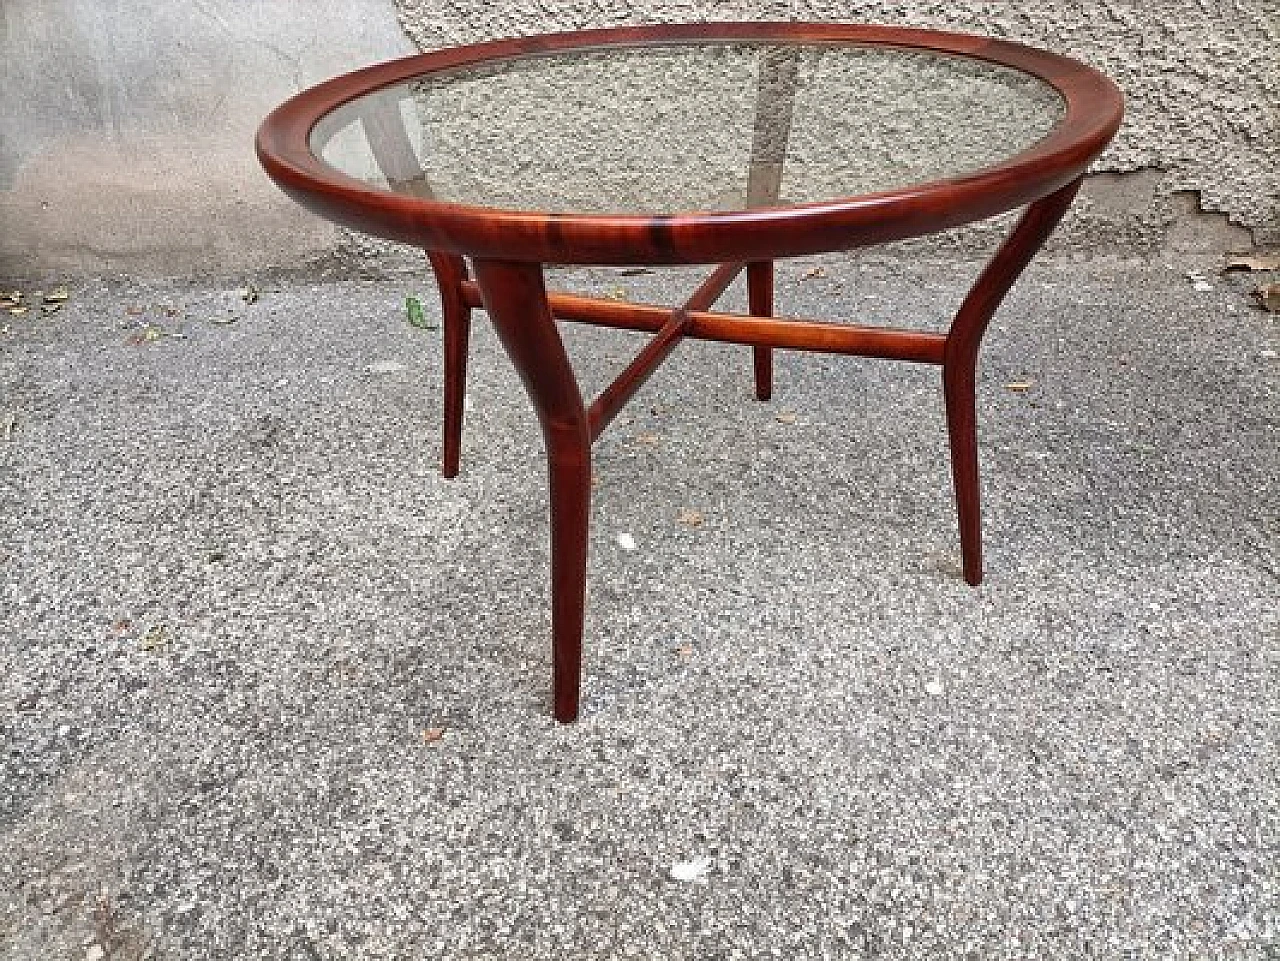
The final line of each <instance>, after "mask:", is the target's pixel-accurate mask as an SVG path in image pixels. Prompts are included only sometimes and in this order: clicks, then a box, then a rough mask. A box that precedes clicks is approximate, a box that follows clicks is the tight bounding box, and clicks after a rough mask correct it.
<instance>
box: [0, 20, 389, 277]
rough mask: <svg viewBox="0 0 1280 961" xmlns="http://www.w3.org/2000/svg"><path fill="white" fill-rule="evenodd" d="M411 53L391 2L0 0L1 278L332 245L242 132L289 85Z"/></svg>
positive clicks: (174, 267) (228, 266) (303, 251)
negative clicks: (270, 175)
mask: <svg viewBox="0 0 1280 961" xmlns="http://www.w3.org/2000/svg"><path fill="white" fill-rule="evenodd" d="M412 52H413V47H412V45H411V44H410V43H409V41H408V40H407V39H406V38H405V36H404V34H403V32H402V31H401V30H400V27H399V25H398V24H397V22H396V19H395V15H394V12H393V10H392V7H391V5H390V2H389V0H305V2H303V0H255V2H253V3H246V2H244V0H191V2H188V3H176V2H172V0H0V278H3V277H12V278H19V277H31V276H40V275H43V274H53V273H58V274H61V275H62V276H74V275H77V274H86V273H93V272H111V273H133V274H137V275H159V274H183V273H202V274H212V275H233V274H236V273H238V272H241V271H245V270H254V269H261V268H264V267H267V266H269V265H273V264H276V265H290V264H297V263H300V262H303V261H305V260H307V259H310V258H316V257H321V256H324V255H325V254H327V253H330V252H332V251H333V249H334V248H335V246H336V245H337V244H338V243H339V241H340V238H341V235H340V233H339V232H338V230H337V229H336V228H333V227H330V226H328V225H326V224H324V223H322V222H321V221H319V220H318V219H317V218H315V217H314V216H312V215H310V214H308V213H307V212H306V211H304V210H302V208H300V207H298V206H297V205H296V204H293V203H292V202H291V201H289V200H288V199H287V198H286V197H284V195H283V194H281V193H280V191H279V190H278V189H276V187H275V186H274V185H273V184H272V183H271V182H270V181H268V180H267V179H266V177H265V176H264V175H263V174H262V171H261V169H260V168H259V166H258V162H257V159H256V158H255V157H254V154H253V134H254V131H255V130H256V128H257V125H258V123H259V121H260V120H261V119H262V117H263V116H265V115H266V113H267V112H268V111H270V110H271V108H272V107H274V106H275V105H276V104H278V103H279V102H280V101H282V100H284V99H285V98H286V97H288V96H289V95H291V94H293V93H295V92H297V91H298V90H300V89H302V87H304V86H307V85H309V84H312V83H317V82H319V81H320V80H323V79H325V78H327V77H330V76H332V75H334V74H336V73H340V72H343V71H346V70H352V69H355V68H356V67H360V66H363V65H365V64H367V63H370V62H372V61H375V60H383V59H387V58H390V57H396V56H402V55H404V54H407V53H412Z"/></svg>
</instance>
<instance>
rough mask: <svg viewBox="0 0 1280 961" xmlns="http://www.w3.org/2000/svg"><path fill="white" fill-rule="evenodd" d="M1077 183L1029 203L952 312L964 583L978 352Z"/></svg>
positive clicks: (946, 374) (975, 569) (971, 535)
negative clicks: (995, 318) (998, 308)
mask: <svg viewBox="0 0 1280 961" xmlns="http://www.w3.org/2000/svg"><path fill="white" fill-rule="evenodd" d="M1079 189H1080V181H1079V180H1075V181H1073V182H1071V183H1069V184H1067V185H1066V186H1065V187H1062V188H1061V189H1059V190H1058V191H1057V192H1056V193H1052V194H1050V195H1049V196H1047V197H1044V198H1043V199H1041V200H1037V201H1036V202H1035V203H1033V204H1031V206H1029V207H1028V208H1027V209H1026V211H1025V212H1024V213H1023V215H1022V219H1021V220H1019V221H1018V225H1017V226H1016V227H1015V228H1014V229H1013V233H1011V234H1010V235H1009V237H1008V239H1007V240H1005V242H1004V243H1003V244H1001V246H1000V249H999V250H997V251H996V254H995V256H994V257H992V258H991V262H990V263H989V264H987V266H986V268H985V269H984V270H983V271H982V273H981V274H980V275H979V276H978V279H977V281H976V282H975V283H974V285H973V288H972V289H971V290H970V291H969V293H968V295H967V296H966V297H965V299H964V302H963V303H962V304H961V305H960V309H959V311H957V313H956V316H955V320H953V321H952V323H951V329H950V331H948V333H947V344H946V348H945V349H944V351H943V359H942V387H943V394H944V397H945V399H946V405H947V434H948V438H949V440H950V443H951V478H952V482H953V483H954V485H955V492H956V513H957V514H958V515H959V521H960V552H961V554H962V555H963V558H964V579H965V580H966V581H967V582H969V583H970V584H973V585H975V586H976V585H978V584H980V583H982V514H981V503H980V501H981V498H980V495H979V482H978V437H977V415H976V400H975V389H976V383H977V367H978V348H979V347H980V346H981V344H982V335H983V334H984V333H985V332H986V329H987V324H988V323H989V322H990V320H991V317H992V315H993V314H994V313H995V312H996V308H997V307H999V306H1000V302H1001V301H1002V300H1004V297H1005V294H1007V293H1008V292H1009V288H1011V287H1012V286H1013V284H1014V281H1016V280H1017V279H1018V277H1019V275H1021V273H1022V271H1023V270H1025V269H1026V266H1027V264H1029V263H1030V262H1031V258H1032V257H1034V256H1035V255H1036V251H1038V250H1039V249H1040V248H1041V246H1043V244H1044V242H1045V240H1046V239H1048V237H1049V235H1050V234H1051V233H1053V229H1054V228H1055V227H1056V226H1057V225H1058V221H1060V220H1061V219H1062V215H1063V214H1065V213H1066V212H1067V208H1068V207H1070V206H1071V201H1072V200H1073V199H1075V195H1076V191H1078V190H1079Z"/></svg>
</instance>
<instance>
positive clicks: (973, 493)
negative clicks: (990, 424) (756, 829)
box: [942, 359, 982, 586]
mask: <svg viewBox="0 0 1280 961" xmlns="http://www.w3.org/2000/svg"><path fill="white" fill-rule="evenodd" d="M976 371H977V366H976V359H975V363H974V364H972V365H970V366H967V367H966V366H963V365H961V364H959V363H957V364H955V365H953V366H951V367H944V368H943V373H942V383H943V394H944V396H945V398H946V404H947V435H948V438H949V439H950V442H951V480H952V483H953V484H954V486H955V492H956V514H957V516H958V519H959V521H960V554H961V556H962V557H963V565H964V579H965V580H966V581H967V582H968V583H970V584H972V585H974V586H977V585H978V584H981V583H982V506H981V503H980V494H979V486H978V433H977V409H976V405H977V398H976V395H975V383H976V377H975V375H976Z"/></svg>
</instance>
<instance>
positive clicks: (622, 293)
mask: <svg viewBox="0 0 1280 961" xmlns="http://www.w3.org/2000/svg"><path fill="white" fill-rule="evenodd" d="M604 296H605V299H606V300H626V299H627V288H626V287H611V288H610V289H609V290H606V291H605V293H604Z"/></svg>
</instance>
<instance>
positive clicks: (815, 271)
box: [800, 267, 827, 280]
mask: <svg viewBox="0 0 1280 961" xmlns="http://www.w3.org/2000/svg"><path fill="white" fill-rule="evenodd" d="M825 276H827V268H825V267H810V268H809V269H808V270H806V271H805V272H804V273H803V274H801V275H800V279H801V280H813V279H814V278H815V277H825Z"/></svg>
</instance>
